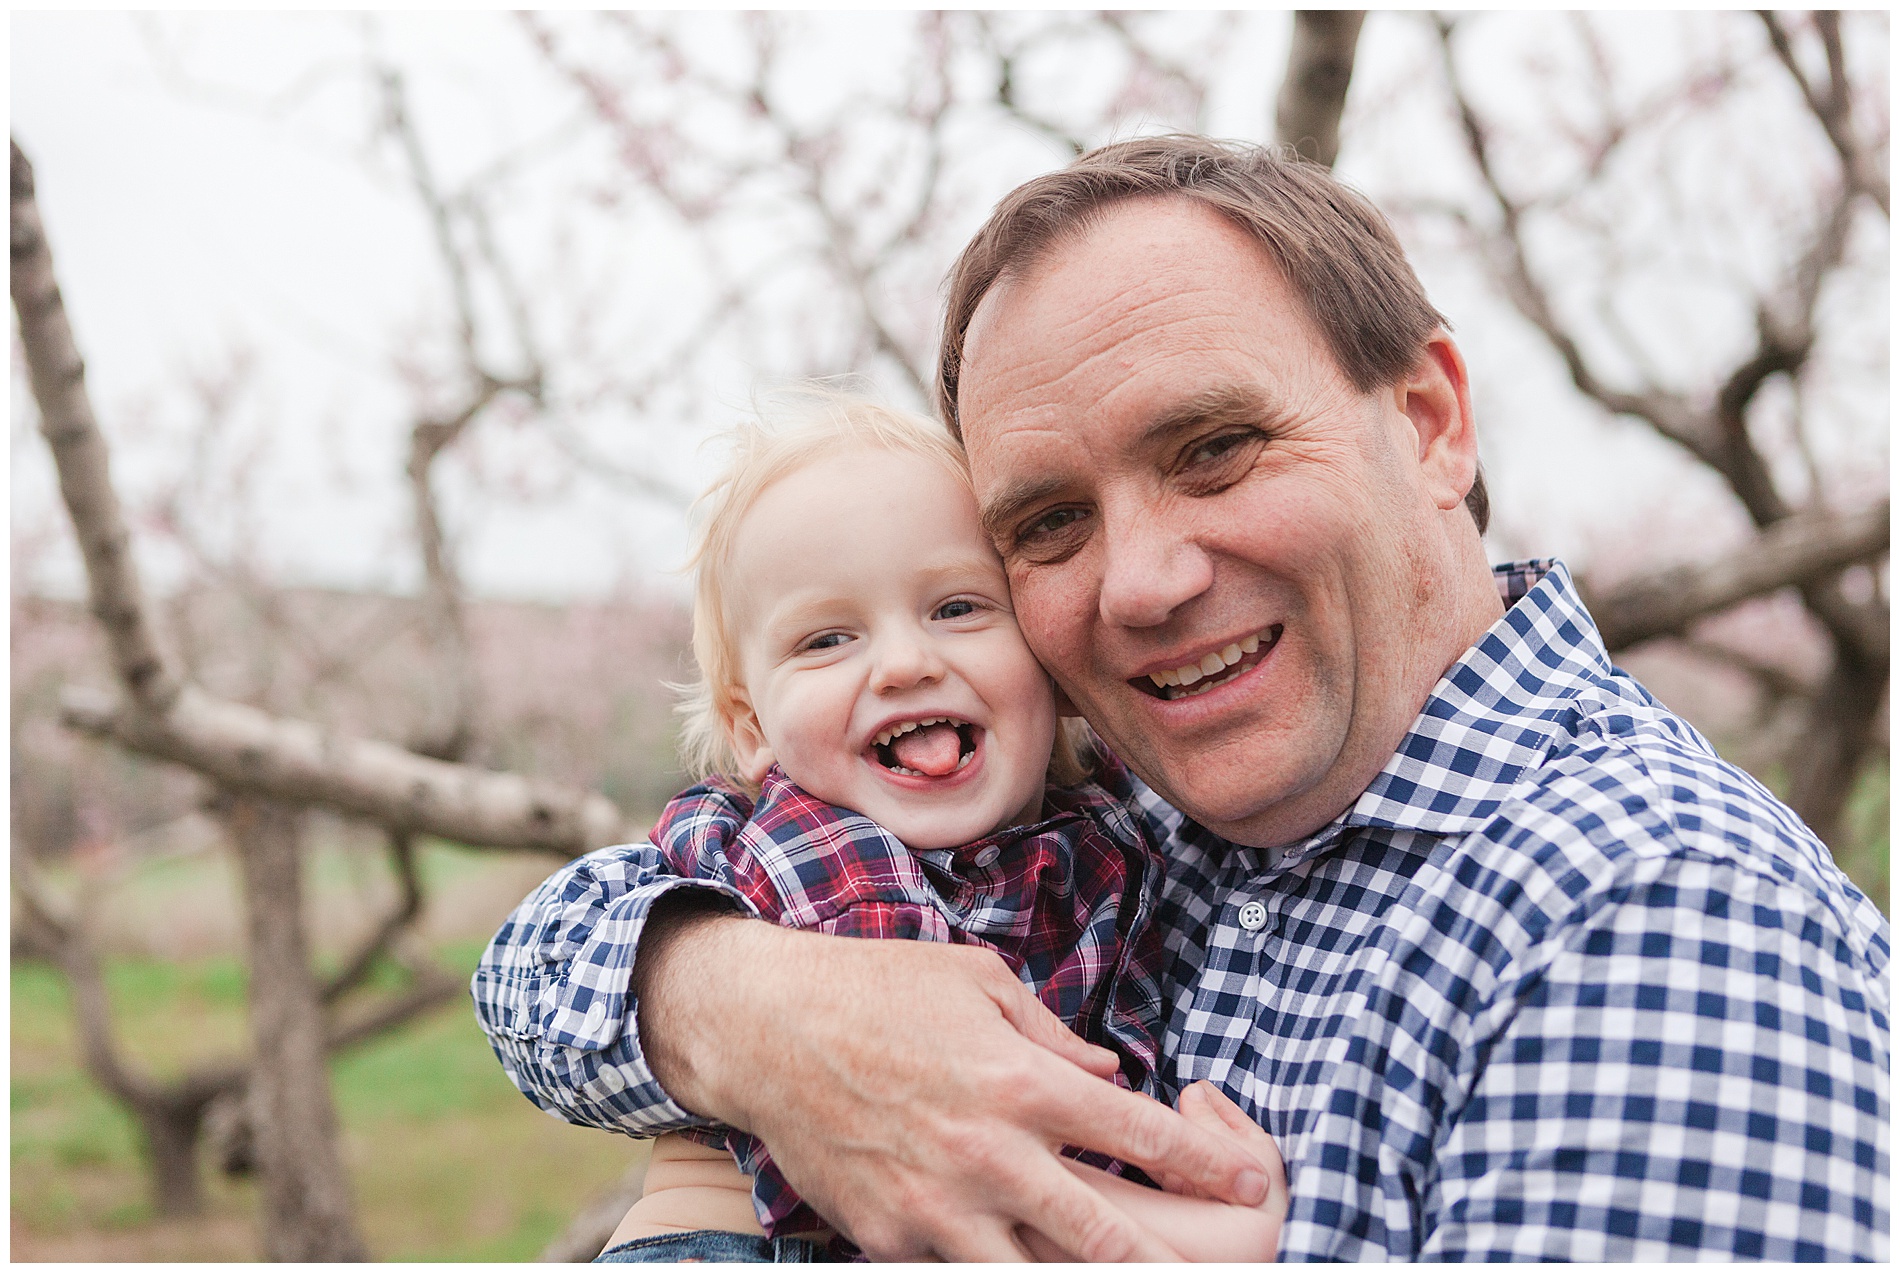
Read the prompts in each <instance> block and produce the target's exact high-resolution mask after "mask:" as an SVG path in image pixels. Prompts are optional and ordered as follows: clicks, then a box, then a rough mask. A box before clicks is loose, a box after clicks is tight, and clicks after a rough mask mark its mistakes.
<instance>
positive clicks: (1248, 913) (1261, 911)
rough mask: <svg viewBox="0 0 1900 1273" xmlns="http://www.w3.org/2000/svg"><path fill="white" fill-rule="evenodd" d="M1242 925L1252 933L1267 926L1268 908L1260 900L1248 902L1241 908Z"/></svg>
mask: <svg viewBox="0 0 1900 1273" xmlns="http://www.w3.org/2000/svg"><path fill="white" fill-rule="evenodd" d="M1240 926H1241V927H1242V928H1244V929H1246V930H1247V931H1248V932H1250V933H1257V932H1259V931H1260V930H1261V929H1263V928H1265V927H1266V926H1267V908H1266V907H1264V906H1262V905H1261V904H1260V903H1259V902H1248V903H1247V904H1246V905H1245V906H1243V907H1241V908H1240Z"/></svg>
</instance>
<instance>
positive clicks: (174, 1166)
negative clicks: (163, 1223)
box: [133, 1100, 205, 1216]
mask: <svg viewBox="0 0 1900 1273" xmlns="http://www.w3.org/2000/svg"><path fill="white" fill-rule="evenodd" d="M133 1113H134V1114H135V1115H136V1116H137V1117H138V1120H139V1131H140V1133H141V1134H142V1139H143V1140H144V1142H145V1144H144V1150H145V1161H146V1165H147V1166H148V1167H149V1168H150V1170H151V1186H152V1206H153V1209H154V1210H156V1211H157V1213H158V1214H159V1215H161V1216H195V1215H200V1214H202V1213H203V1212H204V1203H205V1199H204V1189H203V1186H202V1185H201V1184H200V1183H199V1176H198V1131H199V1127H200V1125H201V1124H202V1122H203V1119H204V1105H203V1104H202V1103H200V1102H190V1103H185V1104H181V1103H178V1102H174V1101H166V1100H158V1101H147V1102H142V1103H140V1104H139V1105H136V1106H134V1107H133Z"/></svg>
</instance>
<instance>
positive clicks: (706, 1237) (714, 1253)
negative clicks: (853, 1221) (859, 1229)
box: [594, 1229, 838, 1264]
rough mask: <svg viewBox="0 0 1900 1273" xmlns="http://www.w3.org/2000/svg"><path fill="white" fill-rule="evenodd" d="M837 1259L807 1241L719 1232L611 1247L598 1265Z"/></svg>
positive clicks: (691, 1232)
mask: <svg viewBox="0 0 1900 1273" xmlns="http://www.w3.org/2000/svg"><path fill="white" fill-rule="evenodd" d="M837 1258H838V1257H837V1256H835V1255H833V1254H831V1252H829V1251H827V1250H826V1249H825V1248H824V1247H821V1246H819V1245H818V1244H817V1243H816V1242H808V1241H806V1240H805V1239H804V1238H759V1237H753V1236H751V1235H749V1234H745V1233H725V1232H722V1231H720V1230H718V1229H692V1230H689V1231H687V1232H685V1233H663V1234H659V1235H658V1236H655V1237H651V1238H635V1239H634V1240H633V1241H631V1242H622V1243H621V1244H620V1245H619V1246H610V1247H608V1248H607V1249H606V1250H605V1251H602V1252H601V1253H600V1254H599V1255H597V1256H595V1257H594V1263H596V1264H821V1263H835V1262H836V1261H837Z"/></svg>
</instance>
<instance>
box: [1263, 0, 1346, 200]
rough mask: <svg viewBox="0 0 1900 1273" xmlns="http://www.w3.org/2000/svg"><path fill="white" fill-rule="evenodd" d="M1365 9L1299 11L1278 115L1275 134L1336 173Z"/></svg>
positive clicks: (1295, 18)
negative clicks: (1341, 120) (1341, 119)
mask: <svg viewBox="0 0 1900 1273" xmlns="http://www.w3.org/2000/svg"><path fill="white" fill-rule="evenodd" d="M1365 20H1366V15H1365V11H1364V10H1360V9H1299V10H1296V11H1295V12H1294V14H1293V44H1292V47H1291V49H1289V50H1288V52H1287V60H1286V77H1285V78H1284V79H1282V80H1281V81H1280V100H1279V104H1278V106H1276V107H1275V109H1274V114H1273V122H1274V132H1275V134H1276V136H1277V137H1278V139H1279V141H1280V143H1281V144H1282V145H1285V146H1291V147H1293V148H1294V149H1295V150H1297V151H1299V152H1300V154H1302V155H1304V156H1305V157H1306V158H1308V159H1311V160H1313V161H1314V162H1315V163H1320V164H1324V165H1325V166H1326V167H1328V168H1331V167H1332V166H1333V161H1334V160H1335V159H1337V158H1338V157H1339V117H1340V115H1341V114H1343V113H1344V111H1345V109H1346V89H1347V87H1348V86H1349V85H1350V84H1351V83H1352V65H1353V58H1354V55H1355V54H1356V53H1357V51H1358V47H1359V28H1360V26H1361V25H1362V24H1363V23H1364V22H1365Z"/></svg>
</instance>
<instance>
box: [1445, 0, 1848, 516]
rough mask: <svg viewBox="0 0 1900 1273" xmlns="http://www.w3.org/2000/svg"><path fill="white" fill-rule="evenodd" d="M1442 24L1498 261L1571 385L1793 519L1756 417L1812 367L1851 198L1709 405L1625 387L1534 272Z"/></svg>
mask: <svg viewBox="0 0 1900 1273" xmlns="http://www.w3.org/2000/svg"><path fill="white" fill-rule="evenodd" d="M1433 21H1434V24H1435V26H1436V28H1437V31H1438V36H1439V46H1440V51H1441V53H1442V61H1443V66H1444V71H1445V76H1446V81H1447V84H1448V86H1449V88H1450V91H1451V97H1452V102H1453V106H1454V107H1455V109H1456V111H1457V114H1458V119H1459V124H1460V127H1461V129H1462V131H1463V134H1464V137H1465V143H1466V147H1467V149H1468V150H1469V152H1470V154H1471V157H1472V160H1473V161H1474V163H1475V164H1476V166H1477V169H1478V174H1479V177H1480V179H1481V180H1482V182H1483V185H1484V187H1485V190H1486V192H1487V194H1488V195H1489V196H1490V198H1491V200H1492V202H1493V204H1494V205H1495V206H1496V207H1497V209H1498V214H1499V227H1498V231H1497V234H1496V238H1495V242H1494V246H1493V250H1492V253H1491V257H1492V260H1491V264H1492V268H1493V270H1494V272H1495V273H1496V275H1497V278H1498V282H1499V285H1500V286H1501V288H1502V289H1503V291H1504V293H1505V296H1506V298H1507V299H1508V300H1509V301H1510V302H1511V303H1512V305H1513V306H1514V307H1515V308H1516V309H1517V310H1518V312H1519V313H1520V314H1522V315H1523V316H1524V317H1525V318H1526V319H1527V320H1529V322H1530V323H1531V324H1532V326H1534V327H1536V328H1537V330H1538V331H1539V332H1540V333H1541V334H1542V335H1543V336H1544V338H1545V340H1547V341H1548V342H1549V343H1550V345H1551V347H1552V348H1553V349H1554V350H1556V352H1557V355H1558V356H1559V357H1560V358H1561V359H1563V362H1564V366H1565V369H1566V370H1567V371H1568V373H1569V375H1570V380H1571V383H1572V384H1574V385H1575V386H1576V387H1577V389H1578V390H1579V391H1580V392H1581V393H1583V394H1584V395H1585V396H1586V397H1589V398H1591V399H1593V400H1595V401H1596V402H1597V403H1598V404H1599V405H1600V406H1602V407H1603V408H1604V409H1605V410H1607V411H1610V412H1612V413H1613V414H1616V415H1628V416H1633V417H1635V418H1637V419H1639V420H1642V421H1644V422H1645V423H1647V424H1649V425H1650V426H1651V427H1652V428H1654V429H1655V430H1656V431H1657V432H1658V433H1660V434H1662V435H1663V436H1664V437H1666V438H1668V439H1670V440H1671V441H1674V442H1676V443H1678V444H1679V445H1681V446H1683V447H1685V448H1686V449H1687V450H1688V451H1689V452H1690V453H1691V454H1693V455H1694V456H1695V457H1696V458H1697V459H1699V460H1701V461H1702V462H1703V463H1705V464H1707V465H1708V466H1709V467H1711V468H1713V469H1714V470H1715V471H1716V472H1718V473H1720V474H1721V475H1722V476H1723V478H1724V479H1725V480H1726V481H1727V482H1728V484H1729V486H1730V488H1731V489H1732V490H1733V491H1734V492H1735V494H1736V496H1737V498H1739V499H1740V500H1741V502H1742V505H1743V507H1745V508H1746V509H1747V510H1748V513H1749V516H1750V517H1751V518H1753V519H1754V521H1755V524H1756V525H1758V526H1767V525H1769V524H1770V523H1772V522H1775V521H1777V520H1779V519H1781V518H1783V517H1786V516H1787V515H1788V514H1789V512H1790V506H1789V504H1788V502H1787V500H1786V499H1785V498H1784V497H1783V496H1782V495H1781V493H1780V492H1779V491H1778V490H1777V489H1776V487H1775V483H1774V479H1773V475H1772V473H1771V472H1770V470H1769V467H1768V464H1767V461H1766V460H1765V459H1764V457H1763V456H1762V454H1761V451H1760V449H1759V448H1758V447H1757V446H1756V445H1755V443H1754V441H1753V440H1752V439H1751V438H1750V436H1749V433H1748V428H1747V413H1748V408H1749V406H1750V405H1751V404H1752V403H1753V401H1754V399H1755V396H1756V394H1757V393H1758V392H1759V391H1760V389H1761V387H1762V385H1763V384H1764V383H1766V381H1767V380H1768V379H1769V378H1770V377H1772V376H1775V375H1778V374H1786V375H1790V376H1792V375H1796V374H1798V373H1799V371H1800V369H1801V367H1802V366H1803V365H1804V363H1805V362H1806V360H1807V356H1808V352H1809V350H1810V349H1811V348H1812V345H1813V340H1814V334H1813V333H1814V327H1813V324H1814V311H1815V306H1816V304H1817V303H1818V301H1819V297H1820V294H1821V289H1822V285H1823V283H1824V282H1825V281H1826V278H1827V276H1828V274H1829V273H1830V272H1831V271H1832V270H1833V269H1834V268H1835V267H1836V266H1837V265H1839V264H1840V261H1841V257H1842V253H1843V252H1844V250H1845V247H1846V241H1847V229H1848V225H1849V221H1848V217H1847V208H1846V200H1845V199H1836V200H1834V201H1833V202H1832V203H1831V204H1830V206H1829V207H1828V210H1827V212H1826V213H1825V215H1823V217H1822V218H1821V221H1820V224H1819V225H1818V226H1817V228H1816V230H1815V232H1814V236H1813V239H1812V241H1811V242H1810V244H1809V245H1808V247H1807V249H1806V250H1804V251H1803V252H1802V253H1801V254H1800V256H1799V258H1798V259H1797V260H1796V262H1795V264H1794V266H1793V269H1792V271H1791V273H1790V277H1789V278H1788V279H1787V280H1786V282H1785V284H1784V285H1783V286H1782V287H1781V288H1780V289H1778V290H1777V291H1776V293H1775V294H1774V295H1773V297H1772V298H1770V299H1766V300H1761V301H1758V303H1757V322H1756V330H1757V343H1756V347H1755V349H1753V350H1752V351H1750V352H1749V353H1748V354H1747V355H1745V356H1744V357H1743V358H1742V359H1741V360H1740V361H1739V362H1738V363H1737V364H1736V366H1735V368H1734V370H1733V371H1732V372H1730V373H1729V375H1727V376H1726V377H1725V378H1724V379H1723V382H1722V384H1721V385H1720V386H1719V387H1718V388H1717V390H1716V391H1715V393H1714V396H1713V401H1712V402H1711V403H1710V404H1709V405H1707V406H1703V405H1699V404H1698V403H1697V402H1696V401H1695V400H1693V399H1692V398H1690V397H1689V396H1688V395H1686V394H1683V393H1680V392H1677V391H1674V390H1668V389H1664V388H1662V387H1660V386H1657V385H1653V384H1651V385H1646V386H1644V387H1642V388H1641V389H1638V390H1635V391H1627V390H1619V389H1616V388H1614V387H1612V386H1611V385H1610V384H1609V383H1608V382H1607V381H1606V380H1604V379H1603V378H1602V377H1601V376H1600V375H1599V374H1598V373H1597V371H1596V370H1595V368H1593V367H1592V366H1591V364H1590V362H1589V360H1588V359H1587V358H1586V357H1585V356H1584V353H1583V349H1582V346H1581V345H1580V344H1579V342H1578V341H1577V339H1576V337H1575V336H1574V335H1573V334H1572V333H1571V331H1570V330H1569V328H1568V327H1567V326H1566V325H1565V324H1564V323H1563V321H1562V320H1561V319H1559V318H1558V316H1557V313H1556V309H1555V307H1554V306H1553V305H1552V303H1551V301H1550V297H1549V294H1548V292H1547V291H1546V290H1545V288H1544V286H1543V285H1542V284H1541V283H1540V282H1539V281H1538V279H1537V277H1536V275H1535V273H1534V272H1533V271H1532V269H1531V267H1530V263H1529V259H1528V256H1527V254H1526V251H1525V246H1524V238H1525V236H1524V213H1525V206H1524V204H1523V203H1521V202H1520V201H1519V200H1517V199H1516V198H1514V197H1513V196H1512V194H1511V193H1510V192H1509V191H1508V190H1507V189H1506V188H1505V185H1504V183H1503V181H1502V180H1501V178H1500V176H1499V173H1498V170H1497V165H1496V161H1495V158H1494V155H1493V147H1492V143H1491V137H1490V132H1489V130H1488V129H1487V127H1486V126H1485V124H1484V123H1483V121H1482V120H1481V119H1480V118H1479V116H1478V113H1477V110H1476V108H1475V107H1474V106H1473V105H1472V102H1471V99H1470V96H1469V94H1468V93H1467V91H1466V89H1465V85H1464V79H1463V76H1462V75H1461V73H1460V72H1459V70H1458V65H1457V59H1456V57H1455V56H1454V53H1453V40H1452V33H1453V25H1452V23H1451V22H1450V21H1449V20H1447V19H1446V18H1444V17H1442V16H1439V15H1434V17H1433Z"/></svg>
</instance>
